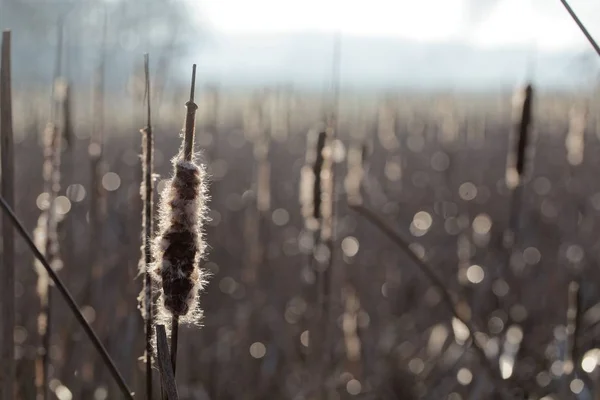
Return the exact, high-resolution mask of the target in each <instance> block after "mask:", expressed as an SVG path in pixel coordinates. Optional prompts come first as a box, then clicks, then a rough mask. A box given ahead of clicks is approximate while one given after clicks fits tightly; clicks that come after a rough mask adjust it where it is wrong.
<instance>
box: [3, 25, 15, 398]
mask: <svg viewBox="0 0 600 400" xmlns="http://www.w3.org/2000/svg"><path fill="white" fill-rule="evenodd" d="M10 36H11V35H10V31H4V32H2V59H1V61H0V141H1V144H0V158H1V159H2V161H1V167H2V184H1V192H2V197H3V203H5V204H6V206H7V207H13V206H14V204H15V190H14V145H13V126H12V94H11V70H10V68H11V58H10V57H11V49H10V47H11V46H10V41H11V40H10V39H11V37H10ZM4 198H5V199H6V200H4ZM13 234H14V232H13V227H12V224H11V223H10V221H9V219H8V218H4V219H3V221H2V249H3V250H2V267H1V268H0V274H1V279H0V282H1V283H0V288H1V290H0V293H1V294H0V296H1V299H2V302H1V307H2V308H1V309H0V315H1V317H2V331H1V335H0V337H1V338H3V339H2V340H1V343H0V399H1V400H12V399H14V397H15V384H14V382H15V381H16V376H15V375H16V373H15V349H14V339H13V336H14V329H15V242H14V236H13Z"/></svg>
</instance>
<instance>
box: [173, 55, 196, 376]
mask: <svg viewBox="0 0 600 400" xmlns="http://www.w3.org/2000/svg"><path fill="white" fill-rule="evenodd" d="M195 88H196V64H194V65H193V66H192V84H191V87H190V100H189V101H188V102H187V103H185V107H186V115H185V132H184V136H183V158H184V160H185V161H190V162H191V161H193V158H194V131H195V126H196V110H198V105H197V104H196V103H194V90H195ZM178 337H179V316H178V315H175V314H173V318H172V321H171V364H172V365H173V374H175V373H176V370H177V368H176V367H177V342H178Z"/></svg>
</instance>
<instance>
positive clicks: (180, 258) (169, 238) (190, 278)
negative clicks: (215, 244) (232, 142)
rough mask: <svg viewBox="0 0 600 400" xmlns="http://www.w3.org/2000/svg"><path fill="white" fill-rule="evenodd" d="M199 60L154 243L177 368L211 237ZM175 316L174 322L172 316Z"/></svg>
mask: <svg viewBox="0 0 600 400" xmlns="http://www.w3.org/2000/svg"><path fill="white" fill-rule="evenodd" d="M195 76H196V65H195V64H194V67H193V73H192V88H191V91H190V100H189V101H188V102H187V103H186V109H187V112H186V119H185V131H184V138H183V142H182V146H181V149H180V152H179V154H178V155H177V156H176V157H175V158H174V159H173V165H174V170H175V171H174V176H173V178H172V179H171V180H170V181H169V182H168V183H167V185H166V188H165V190H164V191H163V192H162V193H161V197H160V202H159V233H158V235H157V237H156V240H155V241H154V246H153V255H154V256H153V262H154V264H155V267H154V268H153V274H154V277H155V279H156V280H157V282H158V283H160V284H161V288H162V290H161V293H160V299H159V308H158V310H157V312H158V315H157V318H163V319H165V318H166V321H165V322H167V323H168V322H170V323H171V361H172V364H173V372H174V373H175V371H176V368H175V367H176V359H177V339H178V327H179V322H180V320H181V321H183V322H189V323H194V322H197V321H198V318H199V317H200V315H201V310H200V309H199V308H198V307H197V302H198V292H199V290H200V289H202V284H203V283H204V277H205V276H204V272H203V271H202V270H201V269H200V260H201V259H202V256H203V254H204V250H205V247H206V245H205V242H204V238H203V231H202V224H203V220H204V218H205V215H206V184H205V169H204V167H203V166H202V165H199V164H196V162H195V161H194V154H193V147H194V128H195V116H196V110H197V109H198V106H197V105H196V103H194V85H195ZM168 318H170V321H169V320H168Z"/></svg>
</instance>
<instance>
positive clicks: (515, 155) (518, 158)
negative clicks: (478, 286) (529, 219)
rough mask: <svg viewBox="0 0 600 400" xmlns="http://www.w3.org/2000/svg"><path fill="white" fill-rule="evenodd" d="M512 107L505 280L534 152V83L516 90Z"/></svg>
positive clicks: (505, 241)
mask: <svg viewBox="0 0 600 400" xmlns="http://www.w3.org/2000/svg"><path fill="white" fill-rule="evenodd" d="M513 107H514V112H513V115H514V118H515V125H514V130H513V133H512V139H511V141H512V151H509V154H508V157H507V166H506V185H507V186H508V188H509V189H510V205H509V211H508V212H509V216H508V219H509V221H508V227H507V229H506V231H505V232H504V238H503V240H504V246H505V248H506V250H507V251H506V260H505V262H504V263H503V264H502V265H501V266H500V269H499V275H500V277H501V278H503V279H506V278H507V276H506V274H507V273H508V272H509V271H510V257H511V255H512V248H513V246H514V245H515V243H516V241H517V238H516V236H517V234H518V231H519V218H520V216H521V203H522V196H523V187H524V185H525V181H526V178H527V169H528V167H529V166H528V163H529V159H530V158H531V156H532V153H533V146H531V144H530V141H531V130H532V112H533V86H532V85H531V84H528V85H526V86H525V87H524V88H523V89H521V90H519V91H517V92H516V93H515V96H514V98H513ZM516 272H520V271H516Z"/></svg>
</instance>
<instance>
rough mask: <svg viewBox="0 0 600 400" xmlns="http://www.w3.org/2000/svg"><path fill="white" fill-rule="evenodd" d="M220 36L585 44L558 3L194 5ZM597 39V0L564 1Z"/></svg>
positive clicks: (422, 0) (545, 47) (308, 0)
mask: <svg viewBox="0 0 600 400" xmlns="http://www.w3.org/2000/svg"><path fill="white" fill-rule="evenodd" d="M195 3H197V4H198V7H199V14H201V15H202V18H203V19H204V20H205V21H206V22H208V23H209V25H210V26H211V27H212V28H213V29H215V30H216V31H219V32H222V33H225V34H253V33H279V32H302V31H304V32H315V31H319V32H335V31H338V30H339V31H341V32H342V34H348V35H367V36H383V37H397V38H403V39H409V40H416V41H426V42H431V41H458V42H466V43H471V44H474V45H477V46H483V47H499V46H500V47H502V46H512V45H522V46H531V47H535V48H537V49H538V50H541V51H553V50H565V49H572V50H585V49H589V48H590V47H589V44H588V43H587V41H586V39H585V38H584V37H583V35H582V34H581V32H580V31H579V30H578V28H577V26H576V25H575V23H574V22H573V21H572V20H571V17H570V16H569V15H568V13H567V12H566V10H565V9H564V7H563V6H562V4H561V3H560V1H559V0H196V1H195ZM570 4H571V6H572V7H573V8H574V10H575V12H576V13H577V14H578V15H579V16H580V18H581V19H582V20H583V22H584V23H585V24H586V26H587V27H588V29H589V30H590V31H591V33H592V34H593V35H594V36H595V37H597V38H600V0H571V1H570Z"/></svg>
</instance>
